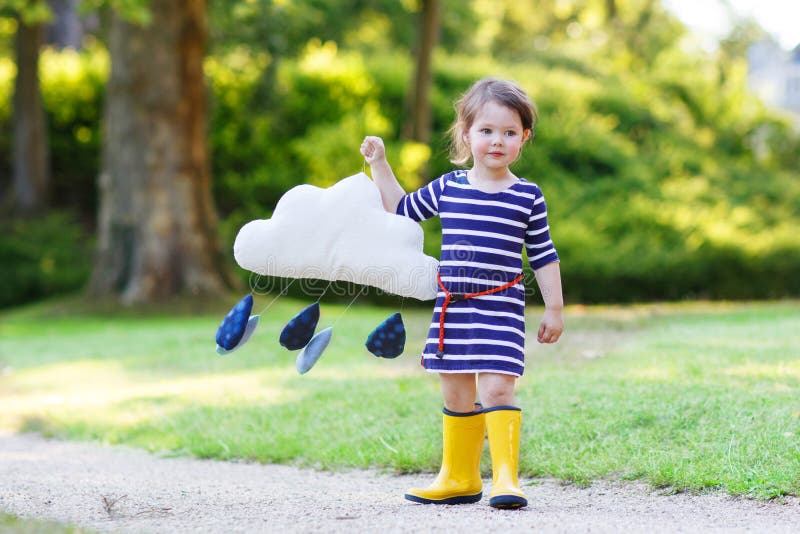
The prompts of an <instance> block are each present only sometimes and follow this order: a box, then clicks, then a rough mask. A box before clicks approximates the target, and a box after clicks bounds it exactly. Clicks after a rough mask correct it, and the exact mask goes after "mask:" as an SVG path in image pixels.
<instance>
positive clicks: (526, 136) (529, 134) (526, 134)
mask: <svg viewBox="0 0 800 534" xmlns="http://www.w3.org/2000/svg"><path fill="white" fill-rule="evenodd" d="M532 133H533V132H531V130H525V131H524V132H522V142H523V143H525V142H527V141H528V140H530V138H531V137H533V135H532Z"/></svg>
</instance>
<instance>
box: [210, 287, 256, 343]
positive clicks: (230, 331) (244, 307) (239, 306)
mask: <svg viewBox="0 0 800 534" xmlns="http://www.w3.org/2000/svg"><path fill="white" fill-rule="evenodd" d="M252 310H253V295H247V296H246V297H244V298H243V299H242V300H240V301H239V302H238V303H236V306H234V307H233V308H232V309H231V311H229V312H228V315H226V316H225V318H224V319H223V320H222V323H221V324H220V325H219V328H218V329H217V345H219V346H220V347H222V348H223V349H225V350H231V349H233V348H234V347H235V346H236V345H238V344H239V341H240V340H241V339H242V336H243V335H244V331H245V329H246V328H247V321H248V320H249V319H250V312H251V311H252Z"/></svg>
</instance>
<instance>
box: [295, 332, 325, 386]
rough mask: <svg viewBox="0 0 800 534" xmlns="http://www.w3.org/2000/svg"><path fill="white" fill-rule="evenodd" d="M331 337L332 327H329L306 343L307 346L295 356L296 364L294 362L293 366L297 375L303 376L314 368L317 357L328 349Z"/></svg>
mask: <svg viewBox="0 0 800 534" xmlns="http://www.w3.org/2000/svg"><path fill="white" fill-rule="evenodd" d="M332 335H333V327H332V326H329V327H328V328H326V329H325V330H323V331H322V332H320V333H319V334H317V335H316V336H314V337H313V338H312V339H311V341H309V342H308V345H306V346H305V348H304V349H303V350H301V351H300V354H298V355H297V362H295V365H296V367H297V372H298V373H300V374H301V375H302V374H305V373H307V372H308V371H309V369H311V368H312V367H314V364H315V363H317V360H319V357H320V356H322V353H323V352H324V351H325V349H326V348H327V347H328V343H330V341H331V336H332Z"/></svg>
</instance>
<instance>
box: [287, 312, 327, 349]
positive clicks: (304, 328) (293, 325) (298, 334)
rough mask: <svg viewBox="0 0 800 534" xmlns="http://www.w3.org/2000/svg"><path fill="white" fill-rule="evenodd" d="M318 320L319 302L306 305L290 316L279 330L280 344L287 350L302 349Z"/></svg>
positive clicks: (312, 333) (308, 340) (309, 339)
mask: <svg viewBox="0 0 800 534" xmlns="http://www.w3.org/2000/svg"><path fill="white" fill-rule="evenodd" d="M318 322H319V302H315V303H314V304H311V305H310V306H307V307H306V308H305V309H304V310H303V311H301V312H300V313H298V314H297V315H295V316H294V317H292V319H291V320H290V321H289V322H288V323H287V324H286V326H285V327H284V328H283V331H282V332H281V337H280V343H281V346H283V347H286V348H287V349H289V350H297V349H302V348H303V347H305V346H306V345H308V344H309V343H310V342H311V338H312V337H314V330H316V328H317V323H318Z"/></svg>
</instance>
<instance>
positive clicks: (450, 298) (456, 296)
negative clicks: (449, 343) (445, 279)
mask: <svg viewBox="0 0 800 534" xmlns="http://www.w3.org/2000/svg"><path fill="white" fill-rule="evenodd" d="M436 280H437V281H438V282H439V287H441V288H442V291H444V302H442V311H441V312H439V350H438V351H437V352H436V357H437V358H444V314H445V312H446V311H447V307H448V306H449V305H450V303H451V302H459V301H461V300H467V299H471V298H475V297H481V296H483V295H491V294H492V293H499V292H500V291H505V290H506V289H508V288H510V287H514V286H515V285H517V284H518V283H519V282H520V280H522V274H520V275H519V276H517V277H516V278H514V279H513V280H512V281H510V282H509V283H507V284H505V285H502V286H500V287H495V288H493V289H488V290H486V291H480V292H478V293H450V292H449V291H448V290H447V288H446V287H444V284H443V283H442V277H441V275H440V274H439V273H438V272H437V273H436Z"/></svg>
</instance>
